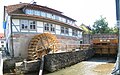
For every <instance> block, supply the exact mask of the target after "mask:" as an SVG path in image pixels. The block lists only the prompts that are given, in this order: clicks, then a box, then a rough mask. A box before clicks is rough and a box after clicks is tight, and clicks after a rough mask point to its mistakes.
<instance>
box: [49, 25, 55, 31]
mask: <svg viewBox="0 0 120 75" xmlns="http://www.w3.org/2000/svg"><path fill="white" fill-rule="evenodd" d="M50 28H51V31H52V32H55V25H54V24H50Z"/></svg>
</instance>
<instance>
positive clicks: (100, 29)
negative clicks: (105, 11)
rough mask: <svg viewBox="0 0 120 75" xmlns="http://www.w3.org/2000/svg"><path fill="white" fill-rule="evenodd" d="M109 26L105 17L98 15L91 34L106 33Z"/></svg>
mask: <svg viewBox="0 0 120 75" xmlns="http://www.w3.org/2000/svg"><path fill="white" fill-rule="evenodd" d="M109 30H110V28H109V27H108V22H106V18H103V17H102V16H101V17H100V19H99V20H96V21H95V22H94V25H93V29H92V33H93V34H106V33H109Z"/></svg>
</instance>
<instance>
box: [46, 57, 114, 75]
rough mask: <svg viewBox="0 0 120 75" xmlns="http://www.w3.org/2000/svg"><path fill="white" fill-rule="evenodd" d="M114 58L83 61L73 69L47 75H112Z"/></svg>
mask: <svg viewBox="0 0 120 75" xmlns="http://www.w3.org/2000/svg"><path fill="white" fill-rule="evenodd" d="M114 62H115V60H114V59H113V58H110V59H109V60H108V59H107V58H92V59H90V60H88V61H83V62H80V63H78V64H75V65H73V66H71V67H67V68H65V69H62V70H59V71H56V72H54V73H49V74H45V75H112V74H111V72H112V70H113V69H114Z"/></svg>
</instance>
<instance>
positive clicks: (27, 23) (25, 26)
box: [20, 20, 36, 30]
mask: <svg viewBox="0 0 120 75" xmlns="http://www.w3.org/2000/svg"><path fill="white" fill-rule="evenodd" d="M20 26H21V29H22V30H35V29H36V22H35V21H31V20H20Z"/></svg>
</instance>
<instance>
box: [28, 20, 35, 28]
mask: <svg viewBox="0 0 120 75" xmlns="http://www.w3.org/2000/svg"><path fill="white" fill-rule="evenodd" d="M29 26H30V30H34V29H36V22H35V21H29Z"/></svg>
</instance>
